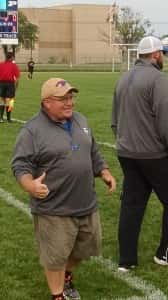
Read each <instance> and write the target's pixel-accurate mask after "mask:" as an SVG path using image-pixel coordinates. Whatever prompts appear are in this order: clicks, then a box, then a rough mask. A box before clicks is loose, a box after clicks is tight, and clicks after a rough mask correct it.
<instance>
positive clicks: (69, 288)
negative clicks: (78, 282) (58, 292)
mask: <svg viewBox="0 0 168 300" xmlns="http://www.w3.org/2000/svg"><path fill="white" fill-rule="evenodd" d="M64 296H65V299H69V300H80V299H81V297H80V294H79V292H78V290H77V289H76V288H75V287H74V285H73V283H72V282H65V284H64ZM66 297H67V298H66Z"/></svg>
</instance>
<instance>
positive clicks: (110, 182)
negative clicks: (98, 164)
mask: <svg viewBox="0 0 168 300" xmlns="http://www.w3.org/2000/svg"><path fill="white" fill-rule="evenodd" d="M100 176H101V178H102V179H103V181H104V182H105V184H106V185H107V186H108V187H109V192H110V193H112V192H114V191H115V189H116V180H115V178H114V177H113V176H112V175H111V173H110V171H109V170H108V169H104V170H102V171H101V173H100Z"/></svg>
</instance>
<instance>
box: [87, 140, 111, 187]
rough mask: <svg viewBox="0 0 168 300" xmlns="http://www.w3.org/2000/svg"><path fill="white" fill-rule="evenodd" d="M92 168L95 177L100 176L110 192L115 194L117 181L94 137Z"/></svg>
mask: <svg viewBox="0 0 168 300" xmlns="http://www.w3.org/2000/svg"><path fill="white" fill-rule="evenodd" d="M92 168H93V173H94V176H95V177H96V176H99V177H101V178H102V180H103V181H104V182H105V184H106V185H107V186H108V187H109V192H114V191H115V189H116V181H115V178H114V177H113V176H112V174H111V172H110V170H109V168H108V165H107V163H106V161H105V160H104V158H103V157H102V156H101V154H100V152H99V147H98V145H97V143H96V142H95V140H94V137H92Z"/></svg>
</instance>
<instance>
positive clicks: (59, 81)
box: [41, 78, 79, 100]
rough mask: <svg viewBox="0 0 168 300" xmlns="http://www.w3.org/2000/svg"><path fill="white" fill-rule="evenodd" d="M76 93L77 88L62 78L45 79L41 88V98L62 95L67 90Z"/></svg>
mask: <svg viewBox="0 0 168 300" xmlns="http://www.w3.org/2000/svg"><path fill="white" fill-rule="evenodd" d="M71 91H72V92H75V93H78V92H79V91H78V89H77V88H75V87H74V86H71V85H70V84H69V82H68V81H66V80H65V79H63V78H50V79H48V80H47V81H45V82H44V83H43V85H42V88H41V99H42V100H43V99H46V98H49V97H52V96H55V97H63V96H65V95H66V94H67V93H68V92H71Z"/></svg>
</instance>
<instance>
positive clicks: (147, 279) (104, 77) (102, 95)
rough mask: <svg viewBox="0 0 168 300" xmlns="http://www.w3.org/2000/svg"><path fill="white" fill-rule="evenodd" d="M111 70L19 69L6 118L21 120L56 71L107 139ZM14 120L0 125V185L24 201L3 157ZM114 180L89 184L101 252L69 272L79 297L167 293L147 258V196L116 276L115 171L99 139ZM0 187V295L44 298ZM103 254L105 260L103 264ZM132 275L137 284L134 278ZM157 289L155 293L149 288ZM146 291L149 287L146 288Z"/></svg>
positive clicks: (154, 229)
mask: <svg viewBox="0 0 168 300" xmlns="http://www.w3.org/2000/svg"><path fill="white" fill-rule="evenodd" d="M119 76H120V75H119V74H112V73H104V72H103V73H82V72H80V73H77V72H73V73H70V72H67V73H56V72H54V73H47V72H45V73H40V72H38V73H35V74H34V78H33V80H27V77H26V74H24V73H23V74H22V78H21V80H20V85H19V89H18V91H17V95H16V103H15V109H14V112H13V115H12V117H13V118H16V119H19V120H28V119H29V118H31V117H32V115H33V114H35V113H36V112H37V111H38V109H39V106H40V87H41V84H42V82H43V81H45V80H46V79H48V78H50V77H63V78H65V79H67V80H70V82H71V83H72V84H73V85H75V86H76V87H78V88H79V90H80V93H79V96H78V97H77V101H76V110H78V111H80V112H82V113H83V114H85V116H87V118H88V120H89V123H90V126H91V127H92V129H93V132H94V135H95V137H96V139H97V141H99V142H102V143H103V142H104V143H106V142H107V143H111V144H113V143H114V138H113V136H112V133H111V129H110V118H111V99H112V94H113V89H114V85H115V83H116V81H117V79H118V78H119ZM21 126H22V124H20V123H18V122H13V123H12V124H8V123H6V122H4V123H3V124H0V188H1V189H3V190H5V191H6V192H9V193H11V194H12V195H13V197H15V198H16V199H18V200H20V201H22V202H24V203H26V204H28V196H27V194H26V193H24V192H23V191H22V190H21V189H20V187H19V186H18V185H17V183H16V182H15V178H14V177H13V175H12V173H11V170H10V160H11V155H12V150H13V145H14V143H15V139H16V135H17V133H18V132H19V129H20V128H21ZM100 150H101V152H102V154H103V155H104V157H105V158H106V160H107V161H108V163H109V165H110V168H111V171H112V173H113V175H114V176H115V177H116V179H117V191H116V192H115V193H114V194H113V195H112V196H111V195H109V194H108V193H107V190H106V188H105V186H104V184H103V183H102V182H101V180H100V179H97V180H96V190H97V193H98V198H99V203H100V205H99V206H100V213H101V220H102V227H103V259H102V260H101V261H95V260H94V259H93V260H91V261H88V262H84V263H82V264H81V265H80V266H79V268H78V269H77V270H76V272H75V274H74V278H75V283H76V285H77V286H78V288H79V290H80V293H81V296H82V300H88V299H89V300H112V299H113V300H114V299H117V300H119V299H120V300H121V299H123V300H124V299H127V300H128V299H129V300H133V299H137V300H141V299H149V300H150V299H151V300H166V299H168V285H167V276H168V267H160V266H158V265H155V264H154V263H153V255H154V253H155V249H156V247H157V245H158V242H159V238H160V230H161V222H160V219H161V214H162V209H161V205H160V203H159V201H157V199H156V198H155V196H153V195H152V197H151V199H150V202H149V204H148V208H147V211H146V215H145V219H144V222H143V226H142V232H141V236H140V241H139V267H138V268H137V269H136V270H135V271H133V272H132V273H131V275H127V274H124V275H123V276H122V275H118V272H117V268H116V266H117V260H118V242H117V227H118V218H119V206H120V190H121V184H122V173H121V170H120V168H119V165H118V162H117V159H116V154H115V150H113V149H111V148H108V147H107V146H100ZM4 198H5V197H4V196H3V195H2V193H1V190H0V266H1V267H0V299H2V300H4V299H5V300H36V299H37V300H42V299H43V300H47V299H48V300H49V299H50V296H49V290H48V287H47V284H46V281H45V277H44V274H43V270H42V268H41V267H40V265H39V261H38V255H37V252H36V246H35V242H34V236H33V230H32V224H31V219H30V218H29V217H28V216H27V215H26V214H24V213H23V212H21V211H20V210H18V209H17V208H15V207H13V206H12V205H9V204H7V203H6V202H5V201H4V200H5V199H4ZM107 259H109V261H110V262H111V265H110V266H108V265H107V264H106V260H107ZM138 280H140V284H137V283H138V282H139V281H138ZM157 289H159V290H160V291H162V293H163V294H161V293H160V294H159V292H158V294H157ZM152 293H153V294H152Z"/></svg>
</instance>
